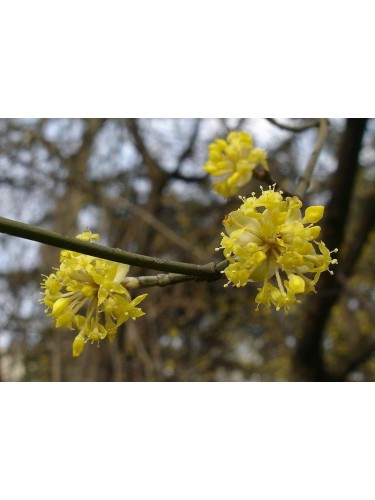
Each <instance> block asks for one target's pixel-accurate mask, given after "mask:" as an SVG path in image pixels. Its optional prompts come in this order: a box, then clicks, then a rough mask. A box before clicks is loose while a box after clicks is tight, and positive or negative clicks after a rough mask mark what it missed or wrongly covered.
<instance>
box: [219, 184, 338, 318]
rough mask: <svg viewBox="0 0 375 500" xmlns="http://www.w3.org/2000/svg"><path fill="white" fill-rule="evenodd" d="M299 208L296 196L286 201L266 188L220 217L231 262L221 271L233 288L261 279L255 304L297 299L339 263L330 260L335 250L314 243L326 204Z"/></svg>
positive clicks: (281, 304) (223, 246)
mask: <svg viewBox="0 0 375 500" xmlns="http://www.w3.org/2000/svg"><path fill="white" fill-rule="evenodd" d="M301 207H302V202H301V200H300V199H299V198H297V196H293V197H287V198H286V199H284V198H283V197H282V193H281V192H275V190H274V189H268V190H267V191H262V194H261V195H260V196H259V198H257V197H256V196H255V194H254V193H253V195H252V197H250V198H242V205H241V206H240V208H239V209H238V210H236V211H234V212H231V213H230V214H229V215H227V216H226V218H225V219H224V221H223V224H224V227H225V230H226V233H227V234H225V233H222V237H223V238H222V240H221V247H220V248H221V249H223V250H224V256H225V258H226V259H227V260H228V261H229V266H228V267H226V268H225V270H224V272H225V275H226V277H227V278H228V280H229V282H232V283H233V284H234V285H235V286H237V287H241V286H245V285H246V284H247V283H249V282H262V281H263V286H262V287H261V288H258V292H259V293H258V294H257V296H256V297H255V302H256V304H257V307H259V304H264V305H266V306H270V305H274V306H275V307H276V309H277V310H280V308H282V307H284V308H285V309H288V308H289V306H291V305H292V304H294V303H296V302H297V303H299V302H300V300H298V299H297V295H300V294H307V293H309V292H314V291H315V285H316V283H317V281H318V279H319V277H320V275H321V273H322V272H323V271H329V266H330V265H331V264H336V263H337V260H336V259H332V258H331V253H333V252H336V251H337V249H335V250H334V251H333V252H330V251H329V250H328V249H327V247H326V246H325V244H324V243H323V242H321V241H320V242H317V241H316V238H317V237H318V236H319V233H320V227H319V226H316V225H314V224H315V223H316V222H318V221H319V220H320V219H321V218H322V217H323V212H324V207H322V206H311V207H308V208H307V209H306V210H305V213H304V214H302V212H301ZM218 250H219V249H218ZM329 272H331V273H332V271H329ZM283 275H285V276H286V278H287V279H284V281H283ZM275 285H276V286H275Z"/></svg>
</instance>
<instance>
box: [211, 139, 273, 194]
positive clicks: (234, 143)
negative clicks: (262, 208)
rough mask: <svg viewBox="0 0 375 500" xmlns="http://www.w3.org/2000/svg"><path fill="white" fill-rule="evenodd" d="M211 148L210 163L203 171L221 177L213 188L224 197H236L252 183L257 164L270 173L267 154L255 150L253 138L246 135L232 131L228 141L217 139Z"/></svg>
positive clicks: (257, 149) (258, 149)
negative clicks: (246, 185) (239, 191)
mask: <svg viewBox="0 0 375 500" xmlns="http://www.w3.org/2000/svg"><path fill="white" fill-rule="evenodd" d="M208 149H209V154H208V157H209V161H208V162H207V163H206V164H205V165H204V166H203V170H205V171H206V172H208V173H209V174H210V175H212V176H214V177H220V178H221V179H220V180H219V181H217V182H214V183H213V186H212V187H213V188H214V189H215V191H216V192H217V193H219V194H221V195H222V196H225V197H229V196H233V195H235V194H236V193H237V192H238V188H240V187H243V186H244V185H245V184H247V183H248V182H250V180H251V178H252V176H253V170H254V169H255V167H256V166H257V165H262V167H263V168H264V169H265V170H268V165H267V153H266V152H265V151H263V150H262V149H260V148H254V147H253V139H252V137H251V136H250V135H249V134H247V133H246V132H230V133H229V134H228V137H227V139H226V141H225V140H224V139H216V141H215V142H214V143H212V144H210V145H209V146H208Z"/></svg>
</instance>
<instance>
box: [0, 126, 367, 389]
mask: <svg viewBox="0 0 375 500" xmlns="http://www.w3.org/2000/svg"><path fill="white" fill-rule="evenodd" d="M284 123H286V122H284ZM288 123H289V124H292V125H293V126H297V125H299V124H301V123H303V122H301V121H289V122H288ZM232 129H235V130H245V131H246V132H249V133H251V134H252V135H253V137H254V142H255V145H256V146H259V147H262V148H264V149H266V150H267V151H268V157H269V166H270V170H271V174H272V176H273V178H274V179H275V180H277V181H278V182H279V183H280V185H281V186H282V188H284V189H285V190H287V191H289V192H291V193H293V189H294V188H295V185H296V182H297V180H298V177H299V176H300V175H301V174H302V173H303V169H304V167H305V165H306V163H307V161H308V158H309V156H310V154H311V151H312V149H313V145H314V141H315V137H316V129H307V130H305V131H302V132H294V131H289V130H283V129H280V128H279V127H278V126H277V125H275V124H272V123H270V122H268V121H267V120H250V119H228V120H225V119H196V120H192V119H178V120H177V119H175V120H173V119H140V120H133V119H127V120H125V119H124V120H120V119H85V120H84V119H82V120H78V119H71V120H68V119H38V120H20V119H17V120H1V121H0V175H1V178H0V181H1V182H0V199H1V215H2V216H4V217H9V218H13V219H16V220H20V221H23V222H26V223H30V224H33V225H38V226H41V227H46V228H48V229H52V230H54V231H57V232H59V233H61V234H64V235H66V236H75V235H76V234H78V232H80V231H81V230H82V229H84V228H85V227H87V226H88V227H89V228H90V229H91V230H92V231H95V232H99V233H100V234H101V236H102V238H101V242H102V243H103V244H107V245H109V246H113V247H118V248H123V249H126V250H129V251H133V252H137V253H141V254H146V255H151V256H157V257H162V258H165V259H171V260H178V261H185V262H192V263H197V264H199V263H206V262H210V261H213V260H222V255H220V254H217V253H215V251H214V249H215V247H217V246H218V244H219V241H220V239H221V237H220V233H221V231H222V225H221V221H222V219H223V218H224V216H225V214H227V213H228V212H230V211H231V210H235V209H236V208H238V205H239V201H238V199H237V198H234V199H231V200H229V201H225V200H222V199H221V198H219V197H218V196H217V195H215V194H214V193H213V192H212V190H211V188H210V181H209V179H207V177H206V176H205V175H204V172H203V171H202V169H201V167H202V165H203V164H204V162H205V161H206V157H207V145H208V144H209V143H210V142H212V140H213V139H214V138H216V137H218V136H222V137H224V136H226V134H227V133H228V131H229V130H232ZM374 138H375V125H374V122H373V121H372V120H368V121H366V120H364V119H363V120H361V119H349V120H337V119H335V120H331V126H330V132H329V135H328V139H327V141H326V143H325V146H324V149H323V152H322V154H321V156H320V157H319V161H318V165H317V168H316V170H315V173H314V176H313V182H312V185H311V189H310V191H309V192H308V193H307V195H306V197H305V202H306V204H316V203H319V204H324V205H326V208H327V209H326V216H325V218H324V219H323V221H322V224H321V225H322V226H323V239H324V241H325V242H326V244H327V246H328V248H330V249H333V248H335V247H336V246H338V247H339V248H340V252H339V254H338V259H339V265H338V266H335V276H334V277H333V278H332V277H330V276H329V275H328V273H326V274H327V277H326V278H325V279H323V278H322V283H321V286H320V291H319V293H318V294H316V295H313V296H309V297H306V298H305V299H304V300H303V303H302V304H301V306H299V307H295V308H294V309H293V310H292V311H291V312H290V313H289V314H288V315H284V313H283V312H276V311H273V310H272V311H269V312H268V311H266V310H264V309H261V310H260V311H258V312H256V311H255V304H254V296H255V293H256V285H254V286H247V287H246V288H243V289H233V288H227V289H223V286H222V285H223V283H224V280H221V281H216V282H211V283H206V282H189V283H185V284H181V285H175V286H169V287H165V288H160V287H156V288H150V289H148V290H147V292H148V293H149V297H148V298H147V300H146V301H145V302H144V303H143V304H142V309H143V310H144V311H145V312H146V316H144V317H142V318H140V319H138V320H137V321H135V322H132V321H129V322H127V323H126V324H125V325H123V327H122V329H121V330H120V332H119V334H118V336H117V338H116V341H115V343H114V344H110V343H109V342H106V341H104V342H102V343H101V345H100V348H99V349H97V348H96V347H95V346H87V348H86V349H85V351H84V353H83V354H82V356H81V357H80V358H78V359H73V358H72V357H71V344H72V340H73V337H74V333H73V332H69V331H68V330H63V329H60V330H56V329H54V327H53V324H52V321H51V320H50V319H49V318H46V317H45V315H44V313H43V307H42V306H40V305H39V304H38V299H39V297H40V295H39V291H40V288H39V283H40V281H41V274H42V273H43V274H49V273H50V271H51V268H52V267H53V266H56V265H57V263H58V254H59V252H58V250H56V249H52V248H50V247H47V246H42V245H39V244H36V243H32V242H29V241H26V240H21V239H16V238H12V237H9V236H6V235H1V236H0V245H1V246H0V249H1V255H0V273H1V275H0V307H1V310H2V315H1V317H0V346H1V377H2V379H3V380H26V381H30V380H33V381H36V380H54V381H58V380H62V381H95V380H98V381H122V380H124V381H142V380H147V381H215V380H216V381H217V380H229V381H242V380H250V381H261V380H266V381H274V380H374V379H375V358H374V357H373V352H374V350H375V327H374V324H375V318H374V301H375V288H374V273H375V258H374V251H373V248H374V243H375V234H374V224H373V221H374V213H375V201H374V200H375V142H374ZM259 185H260V182H259V181H256V180H254V181H253V182H252V183H251V184H250V185H249V186H248V187H246V188H244V189H243V190H242V191H241V194H242V195H249V194H250V193H251V192H252V191H258V186H259ZM263 185H264V184H263ZM146 273H147V272H145V270H141V269H137V268H132V272H131V273H130V274H131V275H136V274H142V275H144V274H146ZM150 274H155V272H153V271H150Z"/></svg>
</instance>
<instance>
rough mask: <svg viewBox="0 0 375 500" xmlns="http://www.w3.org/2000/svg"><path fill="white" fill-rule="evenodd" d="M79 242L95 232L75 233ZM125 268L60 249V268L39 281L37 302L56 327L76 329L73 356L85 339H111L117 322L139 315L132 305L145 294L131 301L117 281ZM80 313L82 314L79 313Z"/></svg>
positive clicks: (115, 331)
mask: <svg viewBox="0 0 375 500" xmlns="http://www.w3.org/2000/svg"><path fill="white" fill-rule="evenodd" d="M77 238H78V239H80V240H83V241H90V242H91V241H98V240H99V235H98V234H92V233H91V231H89V230H86V231H84V232H83V233H81V234H79V235H78V236H77ZM128 271H129V266H128V265H127V264H118V263H117V262H110V261H108V260H105V259H99V258H96V257H91V256H90V255H84V254H80V253H77V252H71V251H68V250H62V251H61V254H60V268H59V269H57V270H56V273H52V274H50V275H49V276H48V277H47V276H46V278H45V280H44V281H43V283H42V287H43V288H44V297H43V299H42V300H41V302H42V303H43V304H44V305H45V306H46V307H47V311H46V312H47V313H48V315H49V316H52V318H54V320H55V326H56V328H59V327H61V326H66V327H68V328H69V329H70V330H78V332H79V333H78V335H77V336H76V337H75V340H74V342H73V356H79V355H80V354H81V352H82V351H83V348H84V346H85V343H86V342H87V341H91V343H93V342H97V343H99V341H100V340H102V339H104V338H105V337H108V338H109V340H110V341H111V342H113V339H114V337H115V335H116V333H117V329H118V328H119V326H120V325H122V324H123V323H125V321H127V320H128V319H130V318H132V319H135V318H138V317H139V316H143V314H144V312H143V311H142V310H141V309H140V308H138V307H136V306H137V305H138V304H139V303H140V302H142V300H144V299H145V298H146V297H147V294H143V295H139V296H138V297H136V298H135V299H134V300H131V297H130V294H129V292H128V290H127V289H126V288H125V286H124V285H122V284H121V282H122V281H123V280H124V278H125V277H126V275H127V273H128ZM80 312H84V314H80Z"/></svg>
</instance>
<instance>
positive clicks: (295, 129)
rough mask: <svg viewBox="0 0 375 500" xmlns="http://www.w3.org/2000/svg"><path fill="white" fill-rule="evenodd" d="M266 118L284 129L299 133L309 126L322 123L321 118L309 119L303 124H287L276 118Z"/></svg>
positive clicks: (312, 126)
mask: <svg viewBox="0 0 375 500" xmlns="http://www.w3.org/2000/svg"><path fill="white" fill-rule="evenodd" d="M266 120H267V121H269V122H270V123H272V125H275V126H276V127H278V128H281V129H282V130H288V131H289V132H296V133H297V134H298V133H300V132H304V131H305V130H307V129H309V128H314V127H318V126H319V123H320V119H319V118H316V119H314V120H309V121H308V122H306V123H303V124H301V125H286V124H284V123H279V122H278V121H277V120H275V118H266Z"/></svg>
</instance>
